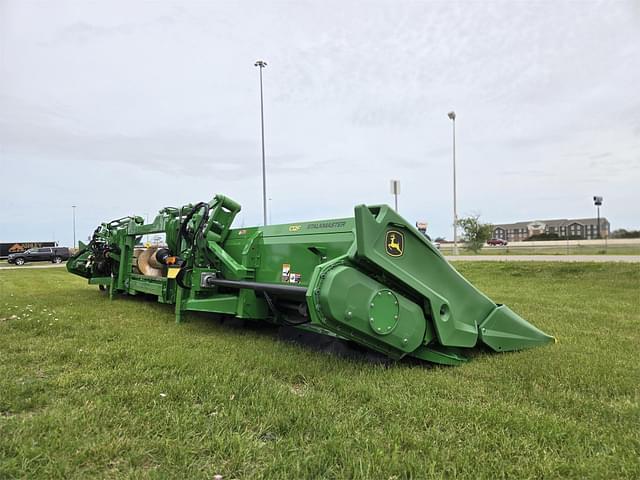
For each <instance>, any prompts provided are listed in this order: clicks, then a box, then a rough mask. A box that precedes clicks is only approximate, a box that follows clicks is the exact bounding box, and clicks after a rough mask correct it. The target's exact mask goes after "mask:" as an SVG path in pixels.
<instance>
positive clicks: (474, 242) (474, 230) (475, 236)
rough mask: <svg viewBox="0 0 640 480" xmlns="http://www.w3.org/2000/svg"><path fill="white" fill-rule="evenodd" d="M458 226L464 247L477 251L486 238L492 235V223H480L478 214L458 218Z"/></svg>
mask: <svg viewBox="0 0 640 480" xmlns="http://www.w3.org/2000/svg"><path fill="white" fill-rule="evenodd" d="M458 226H459V227H461V228H462V231H463V239H464V242H465V243H466V246H465V248H466V249H467V250H471V251H473V252H474V253H478V252H479V251H480V249H481V248H482V246H483V245H484V244H485V242H486V241H487V240H489V239H490V238H491V236H492V235H493V225H491V224H490V223H481V222H480V215H471V216H469V217H464V218H459V219H458Z"/></svg>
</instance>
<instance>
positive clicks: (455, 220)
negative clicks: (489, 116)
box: [447, 111, 458, 255]
mask: <svg viewBox="0 0 640 480" xmlns="http://www.w3.org/2000/svg"><path fill="white" fill-rule="evenodd" d="M447 116H448V117H449V118H450V119H451V121H452V123H453V253H454V255H458V206H457V204H456V112H454V111H451V112H449V113H447Z"/></svg>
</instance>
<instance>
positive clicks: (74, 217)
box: [71, 205, 76, 248]
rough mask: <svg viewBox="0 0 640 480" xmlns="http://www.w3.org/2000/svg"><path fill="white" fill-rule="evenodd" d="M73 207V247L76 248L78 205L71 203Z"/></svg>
mask: <svg viewBox="0 0 640 480" xmlns="http://www.w3.org/2000/svg"><path fill="white" fill-rule="evenodd" d="M71 208H72V209H73V248H76V206H75V205H71Z"/></svg>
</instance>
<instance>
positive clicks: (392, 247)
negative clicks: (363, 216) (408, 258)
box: [385, 230, 404, 257]
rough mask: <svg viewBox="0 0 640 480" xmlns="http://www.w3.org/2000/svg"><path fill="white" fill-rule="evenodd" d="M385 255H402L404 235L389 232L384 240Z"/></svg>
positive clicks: (394, 231)
mask: <svg viewBox="0 0 640 480" xmlns="http://www.w3.org/2000/svg"><path fill="white" fill-rule="evenodd" d="M385 243H386V251H387V255H390V256H392V257H400V256H402V254H403V253H404V235H403V234H402V233H400V232H398V231H397V230H389V231H388V232H387V238H386V242H385Z"/></svg>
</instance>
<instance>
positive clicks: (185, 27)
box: [0, 0, 640, 244]
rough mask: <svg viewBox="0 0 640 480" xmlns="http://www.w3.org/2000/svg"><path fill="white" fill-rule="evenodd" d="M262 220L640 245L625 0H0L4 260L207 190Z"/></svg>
mask: <svg viewBox="0 0 640 480" xmlns="http://www.w3.org/2000/svg"><path fill="white" fill-rule="evenodd" d="M257 59H264V60H266V61H267V62H268V67H267V68H266V69H265V71H264V91H265V124H266V128H265V130H266V154H267V188H268V196H269V197H271V198H272V201H271V202H270V203H271V212H270V216H271V218H272V222H273V223H285V222H295V221H302V220H313V219H321V218H332V217H344V216H351V215H352V214H353V206H354V205H356V204H361V203H367V204H378V203H389V204H392V203H393V197H392V196H391V194H390V187H389V180H390V179H392V178H396V179H399V180H400V181H401V189H402V190H401V194H400V198H399V204H400V205H399V206H400V213H401V214H402V215H403V216H405V218H407V219H408V220H409V221H411V222H413V221H416V220H426V221H428V222H429V232H430V233H431V234H432V235H433V236H439V235H442V236H446V237H448V238H450V237H451V236H452V233H451V226H450V225H451V222H452V221H451V218H452V209H453V207H452V162H451V143H452V142H451V121H450V120H449V119H448V118H447V112H448V111H450V110H452V109H455V111H456V112H457V120H456V129H457V132H456V134H457V155H458V156H457V159H458V162H457V166H458V210H459V215H461V216H462V215H465V214H470V213H479V214H481V218H482V219H483V220H485V221H487V222H492V223H501V222H510V221H519V220H533V219H549V218H566V217H591V216H595V208H594V207H593V203H592V198H591V197H592V196H593V195H602V196H603V197H604V207H603V210H602V213H603V215H605V216H607V217H608V218H609V219H610V221H611V225H612V228H620V227H624V228H640V2H638V1H628V2H624V1H621V2H570V3H568V2H567V3H563V2H560V1H556V0H554V1H548V2H515V1H506V2H497V1H493V2H452V1H445V2H402V1H397V0H395V1H391V0H390V1H385V2H369V3H366V4H365V3H364V2H361V1H360V2H348V1H344V0H342V1H338V2H327V1H315V2H304V1H300V0H296V1H291V2H278V1H255V2H189V1H179V2H178V1H176V2H169V1H156V2H153V1H145V2H134V1H126V2H122V3H118V2H115V1H104V2H85V1H82V2H80V1H77V2H62V1H49V2H44V1H42V2H29V1H24V0H20V1H19V0H15V1H12V0H0V167H1V168H0V178H1V182H0V207H1V208H0V241H29V240H33V241H35V240H49V239H51V238H52V237H54V238H55V239H56V240H58V241H60V242H61V243H62V244H71V241H72V220H71V219H72V210H71V205H77V231H78V238H79V239H85V238H86V237H87V235H89V234H90V233H91V231H92V230H93V228H94V227H95V225H96V224H98V223H99V222H101V221H105V220H109V219H112V218H116V217H121V216H123V215H127V214H140V215H145V214H149V215H150V216H153V215H154V214H155V212H157V211H158V210H159V209H160V208H162V207H164V206H167V205H171V206H178V205H182V204H185V203H189V202H196V201H200V200H208V199H210V198H211V197H212V196H213V195H214V194H215V193H223V194H225V195H228V196H230V197H231V198H234V199H235V200H237V201H239V202H240V203H241V204H242V206H243V210H242V212H241V213H240V215H239V217H238V220H237V222H236V225H237V226H240V225H245V226H249V225H253V224H256V223H259V222H261V220H262V193H261V188H262V184H261V176H260V172H261V170H260V168H261V167H260V165H261V163H260V162H261V160H260V103H259V84H258V70H257V68H256V67H254V65H253V64H254V62H255V61H256V60H257Z"/></svg>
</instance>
